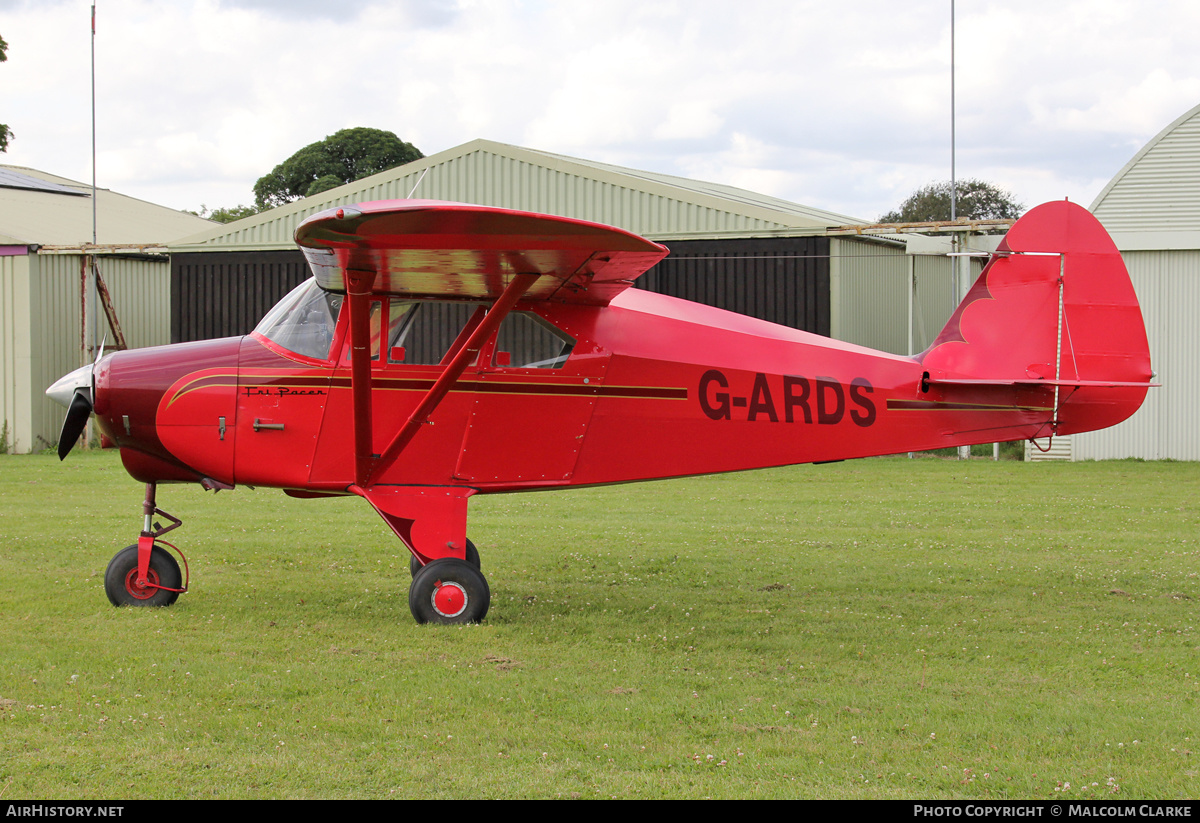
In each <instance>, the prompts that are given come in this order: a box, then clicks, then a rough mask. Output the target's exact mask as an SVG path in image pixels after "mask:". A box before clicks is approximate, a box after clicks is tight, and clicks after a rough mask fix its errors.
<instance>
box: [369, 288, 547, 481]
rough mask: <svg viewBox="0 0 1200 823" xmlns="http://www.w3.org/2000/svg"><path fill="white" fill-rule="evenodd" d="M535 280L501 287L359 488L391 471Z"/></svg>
mask: <svg viewBox="0 0 1200 823" xmlns="http://www.w3.org/2000/svg"><path fill="white" fill-rule="evenodd" d="M537 279H538V275H537V274H518V275H516V276H514V277H513V279H512V280H511V281H509V283H508V285H507V286H505V287H504V292H503V293H502V294H501V295H500V297H499V298H498V299H497V300H496V302H495V303H494V304H492V308H491V309H490V310H489V311H488V313H487V315H486V316H485V317H484V318H483V321H482V322H481V323H480V324H479V325H478V326H476V327H475V330H474V331H473V332H471V336H470V337H468V338H467V342H466V343H464V344H463V345H462V346H461V347H460V348H459V350H458V351H457V352H456V353H455V354H454V357H453V358H451V360H450V362H449V363H447V364H446V368H445V369H444V370H443V371H442V373H441V375H440V376H439V377H438V379H437V381H436V382H435V383H434V384H433V386H432V387H431V388H430V389H429V391H428V392H427V393H426V395H425V396H424V397H423V398H422V399H421V402H420V403H418V404H417V407H416V408H415V409H413V412H412V414H411V415H409V418H408V421H407V422H406V423H405V424H404V426H403V427H402V428H401V429H400V431H398V432H397V433H396V436H395V437H394V438H392V442H391V443H389V444H388V447H387V448H386V449H384V451H383V453H382V455H380V458H379V461H378V462H377V463H375V467H374V469H372V470H371V471H370V472H369V473H368V474H367V477H366V482H365V483H364V482H362V481H361V480H357V479H356V483H357V484H358V485H359V486H364V487H365V486H369V485H371V484H372V483H374V482H375V481H376V480H378V479H379V476H380V475H381V474H383V473H384V472H385V471H387V470H388V469H389V468H391V466H392V464H393V463H395V462H396V458H397V457H399V456H400V452H402V451H404V447H405V446H407V445H408V444H409V442H410V441H411V440H412V439H413V437H414V436H415V435H416V433H417V431H418V430H419V429H420V428H421V426H422V425H424V424H425V423H428V422H429V415H431V414H433V410H434V409H436V408H437V406H438V404H439V403H441V402H442V398H443V397H445V396H446V394H447V393H448V392H449V391H450V389H451V387H453V386H454V384H455V382H457V381H458V378H459V377H461V376H462V373H463V372H464V371H465V370H466V368H467V366H469V365H470V364H471V363H472V362H474V360H475V358H476V357H478V356H479V349H480V348H481V347H482V346H483V343H484V341H486V340H487V339H488V337H490V336H491V334H492V332H494V331H495V330H496V329H497V328H499V327H500V323H501V321H503V320H504V318H505V317H507V316H508V313H509V312H510V311H512V308H513V306H515V305H516V303H517V301H518V300H520V299H521V296H522V295H523V294H525V292H526V291H528V290H529V287H530V286H532V285H533V283H534V281H536V280H537ZM350 320H351V323H352V324H353V322H354V315H353V314H351V315H350ZM353 339H354V338H353V325H352V326H351V342H352V343H353ZM368 357H369V353H368ZM363 359H364V360H367V358H366V357H364V358H363ZM367 362H368V364H369V360H367ZM368 379H369V375H368ZM356 385H357V384H356ZM354 399H355V418H354V419H355V423H356V424H357V422H358V394H357V391H356V393H355V398H354ZM368 401H369V397H368ZM368 420H369V415H368ZM357 433H358V429H357V425H356V427H355V436H356V438H355V439H356V442H357Z"/></svg>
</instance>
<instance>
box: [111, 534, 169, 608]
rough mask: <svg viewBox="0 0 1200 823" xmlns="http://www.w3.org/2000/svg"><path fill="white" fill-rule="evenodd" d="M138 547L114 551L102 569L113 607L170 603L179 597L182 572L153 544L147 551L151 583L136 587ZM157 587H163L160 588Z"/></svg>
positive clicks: (165, 604)
mask: <svg viewBox="0 0 1200 823" xmlns="http://www.w3.org/2000/svg"><path fill="white" fill-rule="evenodd" d="M137 565H138V547H137V546H136V545H133V546H129V547H127V548H124V549H121V550H120V551H119V552H117V554H116V556H115V557H113V559H112V560H111V561H109V564H108V570H107V571H105V572H104V593H105V594H107V595H108V599H109V602H111V603H112V604H113V605H114V606H170V605H171V604H172V603H174V602H175V601H176V600H177V599H178V598H179V592H177V591H170V589H180V588H183V575H181V574H180V573H179V564H178V563H177V562H175V558H174V557H172V556H171V553H170V552H169V551H167V550H166V549H163V548H160V547H159V546H155V547H154V548H153V549H151V550H150V568H149V570H148V571H147V572H146V580H147V582H148V583H150V585H148V586H139V585H138V584H137V576H138V573H137V571H138V569H137ZM158 586H165V587H166V588H163V589H160V588H157V587H158Z"/></svg>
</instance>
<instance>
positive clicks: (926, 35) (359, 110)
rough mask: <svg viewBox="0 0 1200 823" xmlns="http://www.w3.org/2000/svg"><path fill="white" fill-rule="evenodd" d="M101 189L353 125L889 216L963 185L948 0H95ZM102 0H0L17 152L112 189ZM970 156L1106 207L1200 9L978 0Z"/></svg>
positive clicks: (969, 103) (966, 87)
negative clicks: (936, 185) (922, 195)
mask: <svg viewBox="0 0 1200 823" xmlns="http://www.w3.org/2000/svg"><path fill="white" fill-rule="evenodd" d="M96 6H97V34H96V39H95V48H96V97H97V108H98V113H97V121H98V157H97V169H98V170H97V175H98V182H99V184H100V185H101V186H104V187H107V188H111V189H114V190H116V191H120V192H122V193H125V194H129V195H133V196H135V197H140V198H143V199H145V200H150V201H153V202H157V203H161V204H163V205H167V206H171V207H174V208H179V209H197V208H199V206H200V205H201V204H205V205H207V206H209V207H216V206H231V205H235V204H237V203H249V202H251V201H252V200H253V192H252V187H253V185H254V181H255V180H256V179H257V178H258V177H260V176H261V175H263V174H265V173H266V172H268V171H270V170H271V169H272V168H273V167H274V166H275V165H276V164H278V163H279V162H281V161H282V160H284V159H285V158H286V157H288V156H289V155H290V154H292V153H293V152H294V151H296V150H297V149H299V148H301V147H303V146H305V145H307V144H308V143H311V142H314V141H316V140H320V139H321V138H323V137H325V136H327V135H329V134H332V133H333V132H335V131H337V130H338V129H342V128H347V127H351V126H371V127H375V128H382V129H388V130H391V131H394V132H395V133H396V134H398V135H399V136H400V137H401V138H403V139H405V140H407V141H409V142H411V143H413V144H414V145H416V146H417V147H418V148H420V149H421V150H422V151H423V152H424V153H426V154H433V153H435V152H438V151H442V150H444V149H447V148H451V147H453V146H456V145H459V144H461V143H464V142H467V141H468V140H472V139H474V138H477V137H484V138H488V139H491V140H498V141H501V142H505V143H513V144H517V145H522V146H528V147H531V148H538V149H544V150H547V151H553V152H559V153H563V154H569V155H573V156H577V157H584V158H588V159H593V160H600V161H604V162H609V163H616V164H618V165H623V166H629V167H633V168H640V169H649V170H653V171H659V172H666V173H670V174H677V175H682V176H686V177H692V178H696V179H700V180H709V181H715V182H720V183H728V184H731V185H735V186H741V187H744V188H747V189H752V190H755V191H759V192H764V193H767V194H772V195H775V196H778V197H783V198H786V199H789V200H794V201H797V202H800V203H804V204H807V205H811V206H815V207H818V208H823V209H828V210H831V211H836V212H841V213H843V214H849V215H853V216H856V217H859V218H863V219H874V218H876V217H878V216H879V215H880V214H881V213H883V212H884V211H887V210H889V209H891V208H893V207H894V206H896V205H897V204H898V203H899V202H900V201H902V200H903V199H904V197H905V196H907V195H908V194H909V193H910V192H911V191H912V190H913V189H915V188H917V187H918V186H921V185H923V184H925V183H927V182H930V181H933V180H939V179H948V178H949V176H950V53H951V52H950V0H910V2H908V3H903V4H901V3H896V2H880V1H879V0H859V2H856V3H853V4H846V3H840V2H832V0H823V1H822V2H815V1H812V0H737V2H730V0H722V1H721V2H710V0H679V2H676V1H675V0H588V2H582V1H580V2H576V0H553V1H552V0H357V1H356V2H346V3H341V2H334V1H333V0H290V1H287V0H172V2H163V1H162V0H96ZM90 8H91V3H90V2H87V0H0V36H2V37H3V38H4V39H5V40H6V41H7V42H8V44H9V48H8V61H7V62H6V63H2V64H0V122H4V123H6V124H7V125H8V126H9V127H10V128H11V129H12V130H13V132H14V133H15V135H16V137H15V139H14V140H13V142H12V143H11V144H10V146H9V150H8V153H7V154H6V155H0V163H4V164H11V165H21V166H30V167H33V168H37V169H42V170H44V171H49V172H53V173H56V174H60V175H63V176H65V177H70V178H73V179H77V180H85V181H90V180H91V176H92V172H91V123H90V111H91V103H90V47H91V46H90V42H89V41H90V39H91V32H90ZM956 16H957V21H956V22H957V25H956V64H957V72H956V77H957V80H956V86H957V146H958V152H957V172H958V176H959V177H960V178H963V177H978V178H982V179H985V180H989V181H991V182H994V183H997V184H999V185H1001V186H1002V187H1004V188H1007V189H1008V190H1010V191H1011V192H1012V193H1013V194H1014V195H1015V196H1016V198H1017V199H1018V200H1020V201H1022V202H1024V203H1025V204H1026V205H1027V206H1032V205H1035V204H1036V203H1039V202H1042V201H1044V200H1049V199H1057V198H1062V197H1069V198H1071V199H1072V200H1076V201H1078V202H1081V203H1083V204H1084V205H1088V204H1090V203H1091V201H1092V199H1093V198H1094V197H1095V196H1096V195H1097V194H1098V193H1099V191H1100V190H1101V188H1103V186H1104V185H1105V184H1106V183H1107V182H1108V180H1109V179H1110V178H1111V177H1112V176H1113V175H1114V174H1115V173H1116V172H1117V171H1119V170H1120V169H1121V167H1122V166H1123V165H1124V164H1125V163H1126V162H1127V161H1128V160H1129V159H1130V158H1131V157H1132V156H1133V154H1134V153H1135V152H1136V151H1137V150H1138V149H1139V148H1140V147H1141V146H1142V145H1143V144H1144V143H1145V142H1146V141H1147V140H1148V139H1150V138H1151V137H1153V136H1154V135H1155V134H1157V133H1158V132H1159V131H1160V130H1161V129H1162V128H1163V127H1164V126H1166V125H1167V124H1169V123H1170V122H1171V121H1172V120H1174V119H1175V118H1176V117H1178V116H1179V115H1181V114H1183V113H1184V112H1185V111H1187V110H1188V109H1190V108H1192V107H1193V106H1195V105H1197V104H1200V60H1198V59H1197V58H1196V52H1195V45H1194V41H1195V32H1196V31H1200V3H1195V2H1189V0H1151V2H1146V0H1142V1H1141V2H1135V1H1134V0H1002V1H999V2H993V1H992V0H958V2H957V5H956Z"/></svg>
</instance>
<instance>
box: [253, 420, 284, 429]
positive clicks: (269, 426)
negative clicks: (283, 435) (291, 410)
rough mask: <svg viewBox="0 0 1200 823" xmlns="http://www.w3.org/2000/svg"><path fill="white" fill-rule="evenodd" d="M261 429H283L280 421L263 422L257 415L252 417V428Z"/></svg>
mask: <svg viewBox="0 0 1200 823" xmlns="http://www.w3.org/2000/svg"><path fill="white" fill-rule="evenodd" d="M263 429H274V430H275V431H283V424H282V423H264V422H262V421H261V420H259V419H258V418H257V417H256V418H254V430H255V431H262V430H263Z"/></svg>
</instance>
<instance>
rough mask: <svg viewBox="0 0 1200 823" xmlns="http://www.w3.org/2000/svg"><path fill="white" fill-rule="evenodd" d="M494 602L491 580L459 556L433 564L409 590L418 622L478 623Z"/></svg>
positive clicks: (424, 570)
mask: <svg viewBox="0 0 1200 823" xmlns="http://www.w3.org/2000/svg"><path fill="white" fill-rule="evenodd" d="M491 602H492V593H491V590H490V589H488V584H487V578H485V577H484V576H483V573H482V572H480V571H479V570H478V569H477V568H475V567H474V566H472V565H471V564H470V563H467V562H465V561H463V560H459V559H458V558H457V557H443V558H441V559H439V560H431V561H429V562H428V563H426V564H425V565H424V566H423V567H422V568H421V570H420V571H419V572H417V574H416V576H415V577H413V581H412V585H411V586H410V587H409V589H408V608H409V611H411V612H412V616H413V618H414V619H415V620H416V621H417V622H418V623H439V624H442V625H446V626H457V625H462V624H464V623H478V622H480V621H481V620H483V618H485V617H487V612H488V606H490V605H491Z"/></svg>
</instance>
